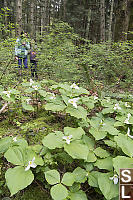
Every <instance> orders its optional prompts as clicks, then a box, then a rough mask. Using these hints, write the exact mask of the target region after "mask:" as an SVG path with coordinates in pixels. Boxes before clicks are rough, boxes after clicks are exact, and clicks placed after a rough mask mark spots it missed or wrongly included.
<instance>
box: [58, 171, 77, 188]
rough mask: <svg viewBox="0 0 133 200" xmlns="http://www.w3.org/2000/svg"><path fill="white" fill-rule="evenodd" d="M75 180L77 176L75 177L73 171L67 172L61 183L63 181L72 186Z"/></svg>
mask: <svg viewBox="0 0 133 200" xmlns="http://www.w3.org/2000/svg"><path fill="white" fill-rule="evenodd" d="M74 181H75V178H74V175H73V173H70V172H66V173H65V174H64V175H63V178H62V181H61V183H63V184H64V185H66V186H72V184H73V183H74Z"/></svg>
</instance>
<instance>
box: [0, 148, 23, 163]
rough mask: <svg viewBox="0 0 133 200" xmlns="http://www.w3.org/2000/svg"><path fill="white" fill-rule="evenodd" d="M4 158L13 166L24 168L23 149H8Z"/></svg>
mask: <svg viewBox="0 0 133 200" xmlns="http://www.w3.org/2000/svg"><path fill="white" fill-rule="evenodd" d="M4 157H5V158H6V159H7V161H8V162H11V163H12V164H14V165H22V166H24V149H23V148H21V147H19V146H13V147H10V148H9V149H8V150H7V151H6V153H5V154H4Z"/></svg>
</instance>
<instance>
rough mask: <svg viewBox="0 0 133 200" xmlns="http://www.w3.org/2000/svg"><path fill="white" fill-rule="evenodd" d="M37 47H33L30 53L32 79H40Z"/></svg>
mask: <svg viewBox="0 0 133 200" xmlns="http://www.w3.org/2000/svg"><path fill="white" fill-rule="evenodd" d="M36 48H37V45H33V44H32V45H31V51H30V63H31V77H32V78H36V79H38V75H37V59H36V54H37V52H36V50H35V49H36Z"/></svg>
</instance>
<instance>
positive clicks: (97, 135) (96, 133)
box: [89, 127, 107, 140]
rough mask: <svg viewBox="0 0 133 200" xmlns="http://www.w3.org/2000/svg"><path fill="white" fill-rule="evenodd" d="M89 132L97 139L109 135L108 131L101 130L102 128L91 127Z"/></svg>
mask: <svg viewBox="0 0 133 200" xmlns="http://www.w3.org/2000/svg"><path fill="white" fill-rule="evenodd" d="M89 132H90V133H91V134H92V135H93V137H94V138H95V139H96V140H101V139H103V138H105V137H106V135H107V132H106V131H101V130H98V129H96V128H93V127H92V128H90V130H89Z"/></svg>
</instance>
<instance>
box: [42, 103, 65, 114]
mask: <svg viewBox="0 0 133 200" xmlns="http://www.w3.org/2000/svg"><path fill="white" fill-rule="evenodd" d="M44 108H45V109H46V110H51V111H54V112H56V111H63V110H64V109H65V108H66V105H65V104H64V103H63V102H60V103H59V104H57V103H56V102H54V103H47V104H46V105H45V106H44Z"/></svg>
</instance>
